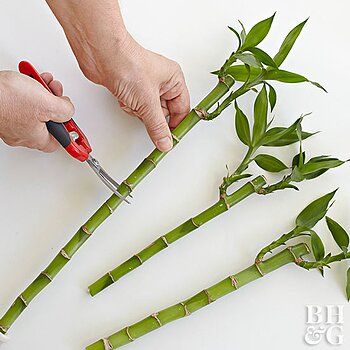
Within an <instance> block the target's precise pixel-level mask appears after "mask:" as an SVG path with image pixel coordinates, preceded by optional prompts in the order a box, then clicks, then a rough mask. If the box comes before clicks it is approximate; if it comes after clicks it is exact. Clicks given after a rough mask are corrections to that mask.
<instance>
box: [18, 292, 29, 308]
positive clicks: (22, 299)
mask: <svg viewBox="0 0 350 350" xmlns="http://www.w3.org/2000/svg"><path fill="white" fill-rule="evenodd" d="M19 299H20V300H21V301H22V303H23V304H24V306H25V307H27V306H28V304H29V303H28V302H27V300H26V299H25V298H24V296H23V295H22V294H21V295H20V296H19Z"/></svg>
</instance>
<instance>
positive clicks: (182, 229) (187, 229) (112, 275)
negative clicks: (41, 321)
mask: <svg viewBox="0 0 350 350" xmlns="http://www.w3.org/2000/svg"><path fill="white" fill-rule="evenodd" d="M265 184H266V181H265V179H264V178H263V177H262V176H258V177H256V178H255V179H254V180H252V181H251V182H248V183H246V184H245V185H243V186H242V187H241V188H240V189H238V190H237V191H235V192H234V193H232V194H231V195H227V196H225V197H224V198H221V199H220V200H219V201H218V202H216V203H215V204H214V205H212V206H211V207H210V208H208V209H206V210H204V211H203V212H201V213H200V214H198V215H197V216H195V217H194V218H191V219H189V220H187V221H186V222H184V223H183V224H181V225H180V226H178V227H176V228H175V229H174V230H172V231H170V232H168V233H167V234H165V235H164V236H161V237H160V238H158V239H157V240H155V241H154V242H153V243H151V244H150V245H149V246H148V247H146V248H145V249H143V250H142V251H141V252H139V253H138V254H136V255H134V256H133V257H131V258H130V259H129V260H127V261H125V262H124V263H122V264H121V265H120V266H118V267H117V268H115V269H114V270H112V271H110V272H108V273H107V274H105V275H104V276H103V277H101V278H100V279H99V280H97V281H96V282H95V283H93V284H92V285H91V286H90V287H89V293H90V294H91V295H92V296H94V295H96V294H98V293H99V292H101V291H102V290H104V289H105V288H107V287H108V286H110V285H111V284H113V283H115V282H116V281H118V280H119V279H120V278H121V277H123V276H125V275H126V274H128V273H129V272H131V271H132V270H134V269H136V268H137V267H139V266H141V265H142V264H143V263H144V262H145V261H147V260H148V259H150V258H151V257H153V256H154V255H156V254H157V253H159V252H161V251H162V250H164V249H166V248H167V247H168V246H169V245H170V244H172V243H174V242H175V241H177V240H178V239H180V238H182V237H184V236H186V235H188V234H189V233H191V232H192V231H194V230H196V229H197V228H198V227H200V226H202V225H204V224H205V223H206V222H208V221H210V220H212V219H214V218H215V217H217V216H218V215H220V214H222V213H224V212H225V211H227V210H229V209H230V208H231V207H233V206H234V205H236V204H237V203H239V202H241V201H242V200H244V199H245V198H247V197H248V196H250V195H251V194H253V193H256V192H259V190H260V189H261V188H262V187H263V186H264V185H265Z"/></svg>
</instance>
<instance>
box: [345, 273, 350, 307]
mask: <svg viewBox="0 0 350 350" xmlns="http://www.w3.org/2000/svg"><path fill="white" fill-rule="evenodd" d="M346 275H347V278H346V296H347V298H348V301H350V268H349V269H348V272H347V274H346Z"/></svg>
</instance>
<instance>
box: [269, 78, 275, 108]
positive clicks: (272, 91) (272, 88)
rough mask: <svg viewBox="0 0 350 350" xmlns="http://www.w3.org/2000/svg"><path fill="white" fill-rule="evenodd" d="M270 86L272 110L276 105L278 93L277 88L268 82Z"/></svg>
mask: <svg viewBox="0 0 350 350" xmlns="http://www.w3.org/2000/svg"><path fill="white" fill-rule="evenodd" d="M268 86H269V103H270V109H271V112H272V111H273V110H274V108H275V106H276V102H277V94H276V90H275V89H274V87H273V86H272V85H270V84H268Z"/></svg>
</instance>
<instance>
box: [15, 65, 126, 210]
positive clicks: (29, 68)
mask: <svg viewBox="0 0 350 350" xmlns="http://www.w3.org/2000/svg"><path fill="white" fill-rule="evenodd" d="M18 69H19V71H20V72H21V73H22V74H25V75H27V76H29V77H31V78H33V79H35V80H36V81H37V82H39V83H40V84H41V85H42V86H43V87H44V88H45V89H46V90H48V91H49V92H51V93H52V91H51V89H50V88H49V87H48V85H47V84H46V83H45V81H44V80H43V78H42V77H41V76H40V74H39V73H38V71H37V70H36V69H35V68H34V67H33V65H32V64H31V63H29V62H26V61H21V62H20V63H19V65H18ZM46 126H47V129H48V131H49V133H50V134H51V135H52V136H53V137H54V138H55V139H56V140H57V141H58V142H59V143H60V145H61V146H62V147H63V148H64V149H65V150H66V151H67V153H69V154H70V155H71V156H72V157H73V158H75V159H77V160H79V161H80V162H87V163H88V164H89V166H90V167H91V169H92V170H93V171H94V172H95V173H96V175H97V176H98V177H99V178H100V180H101V181H102V182H103V183H104V184H105V185H106V186H107V187H108V188H109V189H110V190H111V191H112V192H113V193H114V194H115V195H117V196H118V197H119V198H121V199H122V200H123V201H125V202H127V203H129V204H130V202H129V201H128V200H127V199H126V198H125V197H124V196H123V195H122V194H121V193H119V192H118V188H119V184H118V183H117V182H116V181H115V180H114V179H113V178H112V177H111V176H110V175H108V173H107V172H106V171H105V170H104V169H103V168H102V167H101V165H100V163H99V161H98V160H97V159H96V158H94V157H92V155H91V152H92V148H91V146H90V143H89V141H88V139H87V137H86V136H85V134H84V133H83V132H82V131H81V129H80V128H79V127H78V125H77V124H76V123H75V121H74V120H73V119H70V120H68V121H67V122H65V123H57V122H54V121H48V122H47V123H46ZM130 197H131V196H130Z"/></svg>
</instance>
